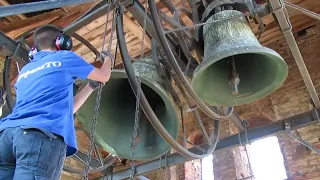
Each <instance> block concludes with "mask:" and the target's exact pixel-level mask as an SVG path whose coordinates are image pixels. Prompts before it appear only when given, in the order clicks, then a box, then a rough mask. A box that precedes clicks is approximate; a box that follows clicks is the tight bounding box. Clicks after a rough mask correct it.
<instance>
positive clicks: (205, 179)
mask: <svg viewBox="0 0 320 180" xmlns="http://www.w3.org/2000/svg"><path fill="white" fill-rule="evenodd" d="M212 161H213V155H212V154H210V155H208V156H206V157H205V158H203V159H202V160H201V180H213V179H214V174H213V163H212Z"/></svg>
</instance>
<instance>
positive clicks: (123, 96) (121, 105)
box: [76, 59, 179, 160]
mask: <svg viewBox="0 0 320 180" xmlns="http://www.w3.org/2000/svg"><path fill="white" fill-rule="evenodd" d="M132 66H133V68H134V71H135V74H136V75H137V76H138V77H140V78H141V88H142V90H143V92H144V93H145V95H146V98H147V99H148V101H149V103H150V105H151V107H152V109H153V111H154V112H155V114H156V115H157V117H158V118H159V120H160V121H161V123H162V125H163V126H164V127H165V128H166V130H167V131H168V132H169V133H170V134H171V136H172V137H174V138H177V137H178V133H179V119H178V114H177V111H176V107H175V105H174V103H173V101H172V98H171V97H170V95H169V94H168V93H167V91H166V90H165V89H164V88H163V86H162V83H163V80H162V79H161V77H160V76H159V75H158V73H157V71H156V66H155V65H153V64H152V59H143V60H139V61H136V62H134V63H133V64H132ZM96 95H97V93H96V92H94V93H93V94H92V95H91V96H90V97H89V98H88V100H87V101H86V102H85V104H84V105H83V106H82V107H81V108H80V109H79V110H78V111H77V112H76V118H77V119H78V121H79V122H80V123H81V125H82V127H83V128H84V129H85V131H87V132H89V131H90V129H91V127H92V118H93V113H94V107H95V104H96ZM100 102H101V104H100V109H99V116H98V123H97V129H96V133H95V136H94V138H95V142H96V143H97V144H98V145H99V146H100V147H102V148H103V149H105V150H106V151H108V152H110V153H112V154H114V155H117V156H119V157H120V158H125V159H132V158H131V155H132V150H131V143H130V138H131V136H132V132H133V127H134V121H135V109H136V97H135V95H134V94H133V91H132V89H131V86H130V84H129V81H128V79H127V74H126V73H125V71H124V70H113V72H112V75H111V78H110V80H109V81H108V82H107V83H106V84H105V86H104V87H103V90H102V97H101V100H100ZM137 140H138V144H137V146H136V149H135V155H134V158H135V159H136V160H149V159H154V158H158V157H160V156H161V155H163V154H165V153H166V152H168V151H169V150H170V146H169V145H168V144H167V143H166V141H164V140H163V139H162V137H161V136H160V135H159V134H158V132H157V131H156V130H155V129H154V128H153V126H152V125H151V123H150V122H149V120H148V118H147V117H146V116H145V114H144V112H143V110H142V109H141V110H140V131H139V132H138V138H137Z"/></svg>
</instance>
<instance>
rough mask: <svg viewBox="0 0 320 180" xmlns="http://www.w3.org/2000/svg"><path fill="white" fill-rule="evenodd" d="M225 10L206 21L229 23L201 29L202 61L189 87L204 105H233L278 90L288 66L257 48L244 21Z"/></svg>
mask: <svg viewBox="0 0 320 180" xmlns="http://www.w3.org/2000/svg"><path fill="white" fill-rule="evenodd" d="M240 15H242V13H241V12H239V11H235V10H226V11H221V12H218V13H216V14H214V15H212V16H211V17H210V18H209V19H208V20H207V22H208V21H213V20H214V21H216V20H221V19H224V18H230V19H229V20H224V21H218V22H215V23H210V24H206V25H204V27H203V39H204V60H203V62H202V63H201V65H199V67H198V68H197V69H196V70H195V72H194V76H193V79H192V87H193V89H194V91H195V92H196V93H197V95H198V96H199V97H200V98H201V99H202V100H203V101H204V102H206V103H207V104H208V105H212V106H237V105H242V104H247V103H251V102H254V101H256V100H258V99H261V98H263V97H265V96H267V95H269V94H270V93H272V92H274V91H275V90H276V89H278V88H279V87H280V86H281V85H282V84H283V83H284V81H285V79H286V77H287V75H288V66H287V64H286V63H285V61H284V60H283V59H282V58H281V56H280V55H279V54H278V53H276V52H275V51H273V50H272V49H269V48H266V47H263V46H261V44H260V43H259V41H258V40H257V39H256V37H255V36H254V34H253V33H252V31H251V29H250V26H249V23H248V21H247V20H246V18H245V17H244V16H243V17H239V18H233V19H232V18H231V17H234V16H240Z"/></svg>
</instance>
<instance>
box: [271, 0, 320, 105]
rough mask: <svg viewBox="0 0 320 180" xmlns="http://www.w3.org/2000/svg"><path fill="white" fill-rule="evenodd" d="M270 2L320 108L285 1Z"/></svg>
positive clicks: (309, 89) (275, 0)
mask: <svg viewBox="0 0 320 180" xmlns="http://www.w3.org/2000/svg"><path fill="white" fill-rule="evenodd" d="M269 3H270V7H271V8H270V9H271V10H272V12H273V14H274V15H275V19H276V20H277V21H278V25H279V26H280V28H281V30H282V32H283V35H284V37H285V39H286V41H287V43H288V45H289V48H290V50H291V53H292V55H293V57H294V60H295V62H296V64H297V66H298V69H299V71H300V73H301V76H302V78H303V80H304V82H305V84H306V86H307V89H308V91H309V93H310V96H311V98H312V100H313V102H314V104H315V107H316V108H320V99H319V97H318V93H317V91H316V89H315V87H314V84H313V82H312V80H311V77H310V74H309V72H308V69H307V67H306V65H305V63H304V60H303V57H302V55H301V52H300V50H299V47H298V45H297V42H296V41H295V39H294V36H293V33H292V31H291V30H292V26H291V23H290V20H289V18H288V17H289V16H288V13H287V11H286V9H285V8H284V5H283V1H282V0H269Z"/></svg>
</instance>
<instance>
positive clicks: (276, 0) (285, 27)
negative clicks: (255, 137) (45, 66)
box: [4, 0, 320, 129]
mask: <svg viewBox="0 0 320 180" xmlns="http://www.w3.org/2000/svg"><path fill="white" fill-rule="evenodd" d="M237 1H238V0H237ZM269 1H270V7H271V8H270V11H272V13H273V14H274V15H275V17H276V20H278V22H279V26H280V27H281V29H282V31H283V33H284V35H285V37H286V40H287V42H288V43H290V44H291V45H292V46H290V49H291V51H292V52H294V53H293V54H294V58H295V59H296V62H297V64H298V66H299V70H300V72H301V74H302V76H303V79H304V81H305V83H306V84H307V87H308V90H309V92H310V96H311V98H312V99H313V102H314V103H315V106H316V107H317V108H318V107H319V104H320V102H319V98H318V97H315V96H314V94H315V93H314V92H315V89H314V86H313V83H312V81H311V79H310V76H309V74H308V71H307V70H306V67H305V64H304V62H303V59H302V57H301V54H300V52H299V49H298V47H297V45H296V43H295V41H294V38H293V35H292V32H291V25H290V21H289V20H288V17H287V16H286V15H285V9H284V8H283V7H284V6H283V2H282V0H269ZM162 2H163V4H165V5H166V7H167V8H168V9H169V10H170V11H171V12H177V9H176V8H175V7H174V5H173V4H171V3H170V2H168V1H162ZM202 2H206V1H205V0H203V1H202ZM247 2H249V1H247ZM135 3H136V2H135V1H134V3H133V6H131V7H127V9H128V10H129V11H130V12H131V13H132V14H133V15H134V14H135V12H137V6H136V5H135ZM152 3H153V4H152ZM182 3H183V4H184V1H182ZM124 4H125V6H126V5H128V3H127V4H126V3H124ZM149 4H150V9H151V15H152V18H153V20H154V24H155V27H160V28H161V27H162V24H161V22H160V21H159V17H161V14H158V13H157V9H156V8H155V2H154V1H153V0H149ZM131 5H132V4H131ZM286 5H287V4H286ZM107 6H108V5H107V4H105V2H102V3H99V4H98V5H97V6H95V7H94V8H92V9H91V10H89V11H88V12H87V13H86V14H85V15H83V16H82V17H81V18H79V20H77V21H75V23H73V24H71V25H70V26H68V30H69V31H70V32H72V31H73V30H74V29H77V28H79V27H81V25H85V24H86V23H89V19H95V18H97V17H99V16H100V15H102V14H103V13H104V10H105V9H106V7H107ZM49 9H50V8H49ZM33 11H37V10H33ZM138 11H139V10H138ZM180 11H181V12H183V13H185V14H186V15H187V16H188V17H189V18H190V19H192V15H191V12H189V11H188V10H187V9H184V8H182V9H180ZM299 11H303V12H304V13H305V14H307V15H310V12H308V11H306V10H304V9H299ZM17 13H21V12H17ZM269 13H270V12H269V11H267V12H266V14H269ZM134 16H135V15H134ZM310 16H311V17H315V18H317V19H319V17H320V16H319V15H318V14H312V15H310ZM137 20H138V21H139V18H137ZM162 20H164V21H166V20H167V22H169V21H170V20H171V22H170V23H169V24H171V25H172V26H173V27H174V28H176V29H174V30H169V31H167V33H170V32H176V31H181V30H182V31H183V32H186V34H187V36H190V35H191V34H190V33H189V32H188V31H185V30H186V29H188V28H190V27H183V25H181V24H180V23H179V21H176V19H174V20H173V21H172V19H170V18H168V17H166V18H163V17H162ZM147 21H148V23H149V22H150V21H151V20H150V19H147ZM139 23H140V24H142V23H141V22H139ZM194 23H195V24H196V25H195V26H194V27H195V28H197V27H198V26H201V25H203V23H199V22H197V21H195V22H194ZM68 30H67V31H68ZM157 30H158V29H157V28H154V27H153V26H148V27H147V31H148V33H150V34H151V36H152V37H154V38H155V39H156V40H157V41H158V42H159V39H162V40H160V44H161V45H162V46H163V47H169V43H168V42H166V40H167V39H166V37H165V36H164V34H165V32H164V30H163V28H162V29H161V30H162V31H161V32H156V31H157ZM158 31H159V30H158ZM159 34H160V36H161V37H160V38H159V36H158V35H159ZM178 40H179V43H180V42H181V39H178ZM182 42H183V43H182V44H181V47H188V46H186V45H187V43H186V42H185V40H184V39H183V38H182ZM89 44H90V43H89ZM194 48H195V49H196V50H198V52H197V53H200V54H201V50H199V49H197V47H196V46H194ZM164 50H165V55H167V57H168V54H169V55H170V54H171V55H170V56H169V57H168V60H169V61H170V62H171V61H175V60H178V61H179V60H180V59H179V58H177V59H175V57H174V56H172V53H175V52H172V51H171V50H170V49H166V48H165V49H164ZM187 50H188V49H187ZM183 53H185V49H184V50H183ZM202 53H203V52H202ZM165 55H164V54H160V56H165ZM125 61H126V62H127V64H128V62H130V61H129V59H125ZM10 65H11V59H10V58H8V60H7V61H6V63H5V70H4V75H5V76H4V87H5V88H6V89H10V84H9V83H10V82H9V80H10V78H9V74H10ZM176 65H177V64H173V66H174V69H175V70H177V69H176V68H177V67H176ZM188 65H190V66H192V63H190V61H188ZM178 67H179V66H178ZM188 67H189V66H188ZM131 68H132V67H131ZM129 69H130V67H129ZM8 72H9V73H8ZM177 72H178V73H179V72H181V70H180V71H179V70H178V71H177ZM8 79H9V80H8ZM177 80H179V79H177ZM133 81H134V80H133ZM9 98H11V99H12V97H11V96H10V97H9ZM235 116H237V115H235ZM230 118H233V116H230ZM234 122H236V121H234ZM236 124H237V123H236ZM238 127H239V128H240V129H241V126H238Z"/></svg>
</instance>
